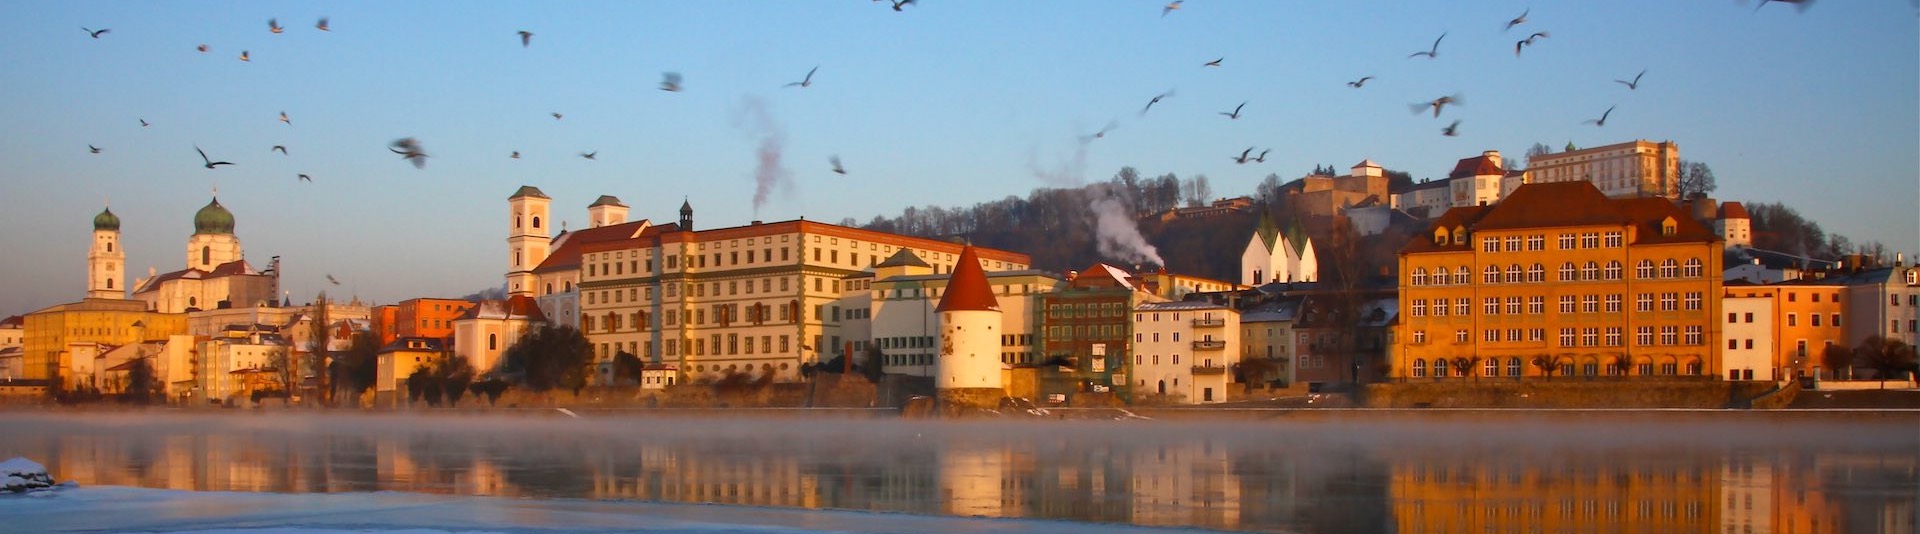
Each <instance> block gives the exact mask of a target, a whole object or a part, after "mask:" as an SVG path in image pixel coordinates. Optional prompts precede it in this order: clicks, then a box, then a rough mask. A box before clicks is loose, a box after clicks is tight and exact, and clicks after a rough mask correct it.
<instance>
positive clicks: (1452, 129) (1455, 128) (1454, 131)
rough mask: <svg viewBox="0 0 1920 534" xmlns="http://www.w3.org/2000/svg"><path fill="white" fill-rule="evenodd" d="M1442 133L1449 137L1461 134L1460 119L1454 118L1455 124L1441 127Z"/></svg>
mask: <svg viewBox="0 0 1920 534" xmlns="http://www.w3.org/2000/svg"><path fill="white" fill-rule="evenodd" d="M1440 135H1444V136H1447V137H1454V136H1457V135H1460V119H1454V120H1453V124H1448V125H1447V127H1446V128H1441V129H1440Z"/></svg>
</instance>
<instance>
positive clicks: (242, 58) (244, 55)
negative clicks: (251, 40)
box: [240, 50, 253, 61]
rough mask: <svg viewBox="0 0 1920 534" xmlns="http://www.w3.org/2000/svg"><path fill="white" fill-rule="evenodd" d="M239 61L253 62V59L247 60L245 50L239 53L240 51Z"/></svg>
mask: <svg viewBox="0 0 1920 534" xmlns="http://www.w3.org/2000/svg"><path fill="white" fill-rule="evenodd" d="M240 61H253V59H251V58H248V57H247V51H245V50H241V51H240Z"/></svg>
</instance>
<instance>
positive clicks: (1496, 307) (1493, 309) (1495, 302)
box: [1480, 297, 1500, 315]
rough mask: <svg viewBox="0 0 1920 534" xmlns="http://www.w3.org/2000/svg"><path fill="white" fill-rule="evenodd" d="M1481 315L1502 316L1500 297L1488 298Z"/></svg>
mask: <svg viewBox="0 0 1920 534" xmlns="http://www.w3.org/2000/svg"><path fill="white" fill-rule="evenodd" d="M1480 313H1482V314H1485V315H1500V297H1487V302H1486V308H1485V309H1484V310H1483V311H1481V312H1480Z"/></svg>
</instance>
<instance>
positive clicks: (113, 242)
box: [87, 208, 127, 299]
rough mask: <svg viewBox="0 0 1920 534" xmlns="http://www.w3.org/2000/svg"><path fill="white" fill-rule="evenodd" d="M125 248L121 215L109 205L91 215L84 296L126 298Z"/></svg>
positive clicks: (92, 297) (91, 297)
mask: <svg viewBox="0 0 1920 534" xmlns="http://www.w3.org/2000/svg"><path fill="white" fill-rule="evenodd" d="M126 279H127V251H125V250H122V249H121V248H120V216H118V215H114V214H113V209H112V208H108V209H106V210H103V211H101V212H100V214H99V215H95V216H93V246H92V247H90V248H88V249H87V298H90V299H124V298H127V284H126Z"/></svg>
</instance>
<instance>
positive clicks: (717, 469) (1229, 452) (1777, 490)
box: [0, 417, 1920, 534]
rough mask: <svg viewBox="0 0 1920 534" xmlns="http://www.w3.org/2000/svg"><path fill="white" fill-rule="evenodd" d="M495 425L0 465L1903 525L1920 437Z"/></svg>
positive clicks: (167, 433) (207, 441)
mask: <svg viewBox="0 0 1920 534" xmlns="http://www.w3.org/2000/svg"><path fill="white" fill-rule="evenodd" d="M488 421H490V422H489V423H487V424H478V423H473V422H467V423H463V424H443V423H442V422H440V421H436V420H432V419H411V418H391V419H389V418H382V417H345V418H318V419H316V420H315V421H313V422H310V424H295V425H279V424H275V425H256V424H251V422H250V421H248V420H247V418H237V419H224V420H223V419H220V418H212V419H197V420H194V421H193V423H192V424H180V425H165V424H155V425H146V426H139V427H137V428H131V429H130V428H126V427H124V426H115V425H104V424H102V425H90V424H86V423H76V422H72V421H66V422H61V423H59V424H57V425H54V427H56V428H53V429H50V430H49V431H46V432H40V433H31V432H14V433H12V434H9V435H8V436H6V437H0V454H5V455H9V456H11V455H19V456H26V457H29V458H33V459H36V460H39V461H41V462H42V463H44V464H46V465H48V467H49V468H50V469H51V470H52V471H53V472H54V474H55V476H57V477H59V478H61V479H72V480H75V481H78V482H79V483H80V484H82V485H83V486H90V485H120V486H145V487H155V488H170V489H180V490H195V491H249V492H259V491H266V492H291V493H302V492H357V491H376V490H379V491H405V492H420V493H441V494H457V495H487V496H505V497H521V498H589V499H623V500H640V501H658V502H681V503H717V504H733V505H753V506H779V507H797V508H835V509H852V510H872V511H885V512H899V513H914V514H939V515H956V516H972V517H1007V518H1038V519H1065V520H1075V521H1093V522H1113V523H1131V524H1138V525H1154V526H1199V527H1207V528H1217V529H1230V530H1253V531H1298V532H1352V531H1368V532H1378V531H1397V532H1404V533H1480V532H1523V533H1524V532H1615V531H1636V532H1719V533H1727V534H1748V533H1787V534H1812V533H1827V532H1836V533H1837V532H1892V533H1912V532H1914V515H1915V512H1916V506H1915V503H1916V502H1917V500H1920V496H1917V495H1920V490H1916V488H1917V487H1920V451H1916V449H1920V443H1917V442H1920V437H1913V436H1909V437H1907V438H1905V440H1904V441H1902V440H1901V439H1900V438H1898V437H1897V436H1898V433H1897V431H1896V432H1894V433H1892V434H1890V435H1892V436H1895V437H1894V438H1893V439H1890V440H1879V441H1866V440H1863V441H1865V442H1866V443H1867V444H1866V445H1864V446H1856V445H1845V446H1832V447H1827V446H1807V445H1805V444H1806V443H1808V442H1807V441H1801V442H1800V443H1801V444H1800V445H1774V444H1764V443H1750V442H1744V441H1715V440H1707V441H1704V442H1696V443H1690V444H1685V445H1684V446H1674V445H1673V444H1668V443H1652V444H1650V443H1647V442H1645V441H1644V440H1642V441H1639V442H1628V443H1623V444H1618V445H1612V446H1609V445H1605V444H1582V443H1578V442H1575V441H1567V440H1562V441H1557V442H1553V443H1549V444H1542V445H1536V446H1527V447H1508V446H1495V445H1491V444H1492V443H1496V442H1497V441H1498V440H1497V439H1491V440H1490V439H1489V438H1487V437H1486V436H1484V435H1477V434H1474V432H1473V431H1471V429H1468V431H1466V432H1465V433H1464V434H1461V436H1468V435H1474V436H1476V437H1473V438H1470V439H1469V438H1463V437H1460V436H1455V437H1453V438H1448V437H1446V436H1444V435H1443V436H1441V437H1438V438H1434V437H1432V435H1431V434H1425V433H1423V432H1431V431H1432V429H1424V430H1417V431H1406V430H1386V431H1381V432H1377V433H1374V434H1371V435H1369V434H1367V433H1364V432H1362V433H1353V432H1351V431H1348V430H1342V429H1340V428H1334V427H1316V426H1314V425H1312V424H1308V425H1300V424H1287V425H1276V426H1274V427H1272V428H1257V429H1254V430H1248V429H1247V428H1246V427H1245V426H1244V425H1241V426H1235V425H1196V424H1180V423H1144V424H1141V423H1126V424H1122V423H1062V424H1057V425H1055V426H1051V427H1049V426H1044V425H1041V424H1035V423H1015V424H1006V423H980V424H974V423H948V424H922V423H912V422H899V421H832V422H824V423H821V424H819V425H812V426H818V427H826V428H812V427H811V426H809V425H807V424H805V423H804V422H803V423H801V424H795V423H793V422H783V423H776V422H741V421H730V422H725V423H716V424H720V425H724V427H723V428H719V429H717V430H713V429H709V430H706V431H702V430H698V429H693V428H691V427H687V426H686V425H689V424H705V423H695V422H694V421H691V420H685V419H651V418H633V419H624V420H619V421H618V423H617V424H616V425H614V426H615V427H614V428H609V427H606V426H598V427H595V426H568V425H569V424H574V423H565V422H554V421H550V420H544V419H524V420H521V419H514V418H502V419H488ZM361 422H367V423H373V424H362V423H361ZM756 425H757V426H756ZM14 426H15V427H19V426H21V425H18V424H16V425H14ZM26 426H28V427H31V426H32V424H28V425H26ZM1869 434H1872V433H1869ZM1333 435H1344V436H1346V437H1344V438H1333V437H1329V436H1333ZM1423 436H1424V437H1423ZM1864 437H1865V438H1876V436H1875V435H1869V436H1864ZM1880 437H1884V436H1880ZM1876 439H1877V438H1876ZM1408 443H1419V444H1420V445H1419V446H1408V445H1407V444H1408ZM1903 447H1904V448H1903Z"/></svg>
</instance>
